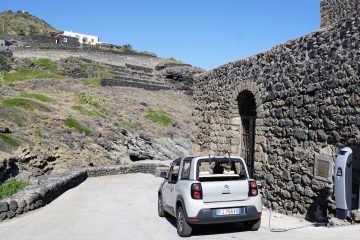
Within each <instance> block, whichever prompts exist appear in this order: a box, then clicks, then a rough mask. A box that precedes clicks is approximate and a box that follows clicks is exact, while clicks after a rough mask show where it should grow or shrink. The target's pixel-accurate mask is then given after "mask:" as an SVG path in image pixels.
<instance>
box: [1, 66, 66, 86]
mask: <svg viewBox="0 0 360 240" xmlns="http://www.w3.org/2000/svg"><path fill="white" fill-rule="evenodd" d="M3 75H4V76H3V77H4V81H3V83H5V84H7V83H10V82H19V81H23V80H30V79H50V78H56V79H62V78H63V76H62V75H60V74H59V73H55V72H48V71H44V70H37V69H20V70H18V71H16V72H11V73H10V72H6V73H3Z"/></svg>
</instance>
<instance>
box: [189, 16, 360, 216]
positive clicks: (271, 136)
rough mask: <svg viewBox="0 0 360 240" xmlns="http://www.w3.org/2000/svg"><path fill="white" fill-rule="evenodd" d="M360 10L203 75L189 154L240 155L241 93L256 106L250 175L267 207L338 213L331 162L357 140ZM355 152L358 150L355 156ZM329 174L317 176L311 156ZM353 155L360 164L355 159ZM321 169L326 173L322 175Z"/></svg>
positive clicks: (313, 213)
mask: <svg viewBox="0 0 360 240" xmlns="http://www.w3.org/2000/svg"><path fill="white" fill-rule="evenodd" d="M359 31H360V14H359V13H355V14H353V15H350V16H349V17H348V18H347V19H345V20H343V21H340V22H338V23H336V24H334V25H333V26H331V27H329V28H327V29H324V30H322V31H319V32H315V33H312V34H309V35H307V36H304V37H301V38H298V39H296V40H293V41H289V42H286V43H284V44H281V45H279V46H276V47H274V48H272V49H270V50H269V51H267V52H264V53H260V54H257V55H255V56H252V57H250V58H247V59H243V60H240V61H236V62H233V63H229V64H226V65H224V66H221V67H219V68H217V69H214V70H212V71H210V72H209V73H206V74H202V75H200V76H199V77H198V78H197V79H196V81H195V86H194V111H193V117H194V120H195V123H196V126H195V128H194V131H193V134H194V136H195V138H194V141H193V153H194V154H205V155H207V154H209V153H210V154H214V155H215V154H224V153H227V152H231V153H232V154H234V155H241V154H242V153H241V151H242V149H241V148H242V146H241V142H242V138H243V137H242V135H241V134H243V133H244V131H243V130H242V125H241V124H242V118H241V116H240V113H239V107H240V108H241V106H242V109H244V108H246V106H247V104H245V105H239V101H240V100H239V96H240V94H241V93H246V92H247V93H251V95H252V96H253V98H254V101H255V103H254V105H255V107H254V109H253V111H255V112H256V122H255V134H254V135H255V143H254V145H255V147H254V150H255V156H254V157H255V162H254V168H255V169H254V172H255V177H256V179H258V180H261V181H262V182H263V186H264V188H263V198H264V199H263V200H264V204H265V205H266V206H268V207H272V208H273V209H275V210H277V211H279V212H281V213H287V214H289V215H290V214H299V215H302V216H304V215H306V216H307V217H309V218H311V219H317V220H324V219H326V217H328V216H330V215H331V214H334V213H335V202H334V198H333V179H332V169H333V163H334V160H335V157H336V154H337V151H338V150H339V148H341V147H343V146H351V145H354V144H359V143H360V95H359V93H360V65H359V62H360V50H359V49H360V35H359ZM355 156H358V154H355ZM319 157H320V158H325V159H326V160H327V161H330V162H329V171H330V174H329V177H327V178H326V177H317V176H315V170H316V168H315V166H316V165H315V161H316V159H317V158H319ZM354 161H357V162H359V161H360V159H355V160H354ZM323 174H324V173H323Z"/></svg>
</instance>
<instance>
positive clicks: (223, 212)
mask: <svg viewBox="0 0 360 240" xmlns="http://www.w3.org/2000/svg"><path fill="white" fill-rule="evenodd" d="M215 215H216V216H227V215H245V208H224V209H216V211H215Z"/></svg>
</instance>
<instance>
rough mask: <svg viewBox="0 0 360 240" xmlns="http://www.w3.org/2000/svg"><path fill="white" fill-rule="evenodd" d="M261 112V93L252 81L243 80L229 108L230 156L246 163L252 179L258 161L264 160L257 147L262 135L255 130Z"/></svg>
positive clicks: (259, 131)
mask: <svg viewBox="0 0 360 240" xmlns="http://www.w3.org/2000/svg"><path fill="white" fill-rule="evenodd" d="M259 111H260V112H259ZM261 111H262V102H261V91H260V90H259V88H258V86H257V85H256V83H255V82H254V81H251V80H243V81H242V82H241V83H240V84H239V85H237V86H236V87H235V91H234V92H233V94H232V100H231V102H230V108H229V123H230V126H231V133H232V134H231V141H230V142H231V154H233V155H238V156H240V157H243V158H244V159H245V160H246V161H247V165H248V168H249V173H250V175H251V176H252V177H254V172H255V170H256V169H259V168H260V167H261V166H260V164H259V161H263V160H264V159H265V158H266V157H265V155H264V153H263V151H262V148H261V146H260V145H259V143H260V142H261V141H264V140H263V138H262V137H261V136H262V134H263V133H262V130H261V129H257V126H261V121H262V120H261V119H259V118H258V117H259V115H261ZM259 134H260V135H259ZM255 136H257V137H255ZM259 136H260V137H259ZM255 140H256V141H258V142H255ZM246 153H247V154H246ZM244 154H245V155H247V156H244ZM255 160H256V161H255ZM256 162H257V163H256ZM255 175H256V174H255Z"/></svg>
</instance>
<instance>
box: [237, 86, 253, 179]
mask: <svg viewBox="0 0 360 240" xmlns="http://www.w3.org/2000/svg"><path fill="white" fill-rule="evenodd" d="M237 103H238V104H237V105H238V114H239V115H240V122H239V123H240V126H239V130H240V143H239V144H240V156H241V157H243V158H244V159H245V162H246V165H247V166H248V170H249V174H250V176H251V177H253V175H254V153H255V126H256V124H255V121H256V102H255V97H254V95H253V94H252V92H250V91H248V90H244V91H242V92H240V94H239V95H238V97H237Z"/></svg>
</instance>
